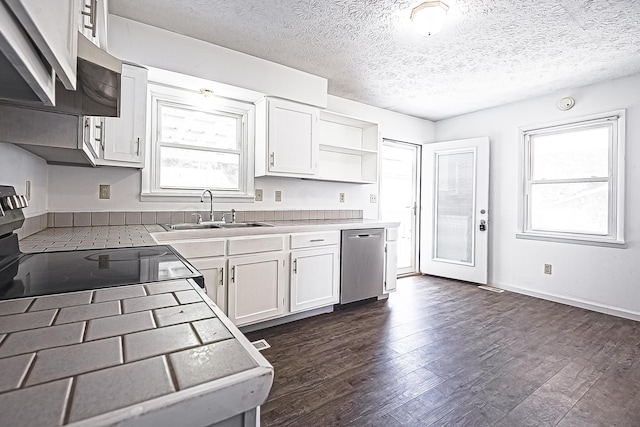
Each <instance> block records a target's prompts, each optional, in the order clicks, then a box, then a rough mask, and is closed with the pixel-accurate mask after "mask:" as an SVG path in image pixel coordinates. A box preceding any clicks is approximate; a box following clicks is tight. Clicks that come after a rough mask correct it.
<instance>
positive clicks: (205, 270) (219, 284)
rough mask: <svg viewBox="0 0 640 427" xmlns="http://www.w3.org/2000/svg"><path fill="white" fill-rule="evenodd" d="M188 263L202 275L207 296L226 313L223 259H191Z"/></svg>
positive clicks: (225, 284)
mask: <svg viewBox="0 0 640 427" xmlns="http://www.w3.org/2000/svg"><path fill="white" fill-rule="evenodd" d="M190 262H191V265H193V266H194V267H195V268H197V269H198V271H199V272H200V273H202V276H203V277H204V286H205V290H206V292H207V296H208V297H209V298H211V300H212V301H213V302H214V303H215V304H216V305H217V306H218V307H220V309H221V310H222V311H223V312H225V313H227V283H226V280H225V277H224V275H225V272H224V267H225V264H226V263H225V259H224V258H198V259H192V260H191V261H190Z"/></svg>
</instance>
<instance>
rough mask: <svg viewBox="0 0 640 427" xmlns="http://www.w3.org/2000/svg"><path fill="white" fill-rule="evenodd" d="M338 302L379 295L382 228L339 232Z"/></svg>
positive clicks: (381, 264)
mask: <svg viewBox="0 0 640 427" xmlns="http://www.w3.org/2000/svg"><path fill="white" fill-rule="evenodd" d="M341 252H342V255H341V258H340V259H341V263H340V304H348V303H350V302H355V301H361V300H364V299H368V298H372V297H377V296H378V295H382V293H383V286H384V228H373V229H364V230H344V231H342V247H341Z"/></svg>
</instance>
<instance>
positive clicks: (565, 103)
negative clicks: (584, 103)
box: [558, 96, 576, 111]
mask: <svg viewBox="0 0 640 427" xmlns="http://www.w3.org/2000/svg"><path fill="white" fill-rule="evenodd" d="M574 105H576V100H575V99H573V98H571V97H570V96H567V97H566V98H562V99H561V100H560V101H558V109H559V110H562V111H567V110H570V109H572V108H573V106H574Z"/></svg>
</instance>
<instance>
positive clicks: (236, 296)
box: [227, 252, 285, 326]
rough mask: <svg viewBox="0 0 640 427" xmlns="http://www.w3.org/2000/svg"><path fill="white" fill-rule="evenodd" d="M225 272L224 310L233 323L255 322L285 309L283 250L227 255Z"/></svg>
mask: <svg viewBox="0 0 640 427" xmlns="http://www.w3.org/2000/svg"><path fill="white" fill-rule="evenodd" d="M227 271H228V272H229V273H228V276H229V305H228V307H227V309H228V310H227V311H228V316H229V318H230V319H231V321H233V323H235V324H236V325H238V326H240V325H245V324H248V323H255V322H258V321H260V320H265V319H269V318H271V317H275V316H278V315H281V314H283V313H284V312H285V305H284V302H285V301H284V299H285V295H284V289H285V281H284V274H285V272H284V253H282V252H278V253H266V254H260V255H251V256H244V257H238V258H230V259H229V269H228V270H227Z"/></svg>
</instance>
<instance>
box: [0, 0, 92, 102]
mask: <svg viewBox="0 0 640 427" xmlns="http://www.w3.org/2000/svg"><path fill="white" fill-rule="evenodd" d="M4 2H5V3H6V5H7V6H8V7H9V8H10V9H11V11H12V12H13V14H14V15H15V17H16V18H17V19H18V21H19V22H20V24H21V25H22V28H23V31H24V32H26V33H27V34H28V37H29V38H30V39H31V40H33V42H34V43H35V45H36V47H37V49H38V50H39V51H40V53H41V54H42V56H44V58H45V59H46V60H47V61H48V63H49V64H50V66H51V67H52V68H53V70H54V71H55V73H56V75H57V76H58V78H59V79H60V81H61V82H62V84H63V85H64V87H65V88H67V89H69V90H75V89H76V65H77V58H78V57H77V48H78V29H79V27H80V24H79V23H80V22H81V21H80V18H81V14H80V13H81V6H82V4H81V0H46V1H42V0H4ZM33 66H35V65H33ZM27 68H29V67H28V66H27ZM54 99H55V97H54Z"/></svg>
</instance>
